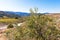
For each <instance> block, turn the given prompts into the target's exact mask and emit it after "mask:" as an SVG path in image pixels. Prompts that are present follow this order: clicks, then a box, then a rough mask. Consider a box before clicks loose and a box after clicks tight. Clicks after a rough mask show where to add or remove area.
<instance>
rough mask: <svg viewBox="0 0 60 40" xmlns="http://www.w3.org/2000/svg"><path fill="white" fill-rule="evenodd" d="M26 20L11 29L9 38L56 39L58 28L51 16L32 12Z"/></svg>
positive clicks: (16, 39) (15, 39)
mask: <svg viewBox="0 0 60 40" xmlns="http://www.w3.org/2000/svg"><path fill="white" fill-rule="evenodd" d="M27 18H28V20H26V21H25V23H24V24H23V25H22V26H20V27H16V29H13V30H14V31H13V30H12V31H11V32H10V33H9V34H8V36H9V38H11V39H10V40H12V39H13V40H58V38H60V30H58V29H57V27H56V26H55V23H54V20H53V18H51V17H49V16H47V15H40V16H38V15H35V14H32V15H31V16H30V17H27Z"/></svg>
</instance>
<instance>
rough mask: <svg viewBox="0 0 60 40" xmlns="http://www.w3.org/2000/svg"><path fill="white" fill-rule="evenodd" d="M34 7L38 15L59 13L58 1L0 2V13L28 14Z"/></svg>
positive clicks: (11, 0) (9, 0)
mask: <svg viewBox="0 0 60 40" xmlns="http://www.w3.org/2000/svg"><path fill="white" fill-rule="evenodd" d="M35 7H37V8H38V10H39V12H40V13H47V12H48V13H60V0H0V11H15V12H29V9H30V8H35Z"/></svg>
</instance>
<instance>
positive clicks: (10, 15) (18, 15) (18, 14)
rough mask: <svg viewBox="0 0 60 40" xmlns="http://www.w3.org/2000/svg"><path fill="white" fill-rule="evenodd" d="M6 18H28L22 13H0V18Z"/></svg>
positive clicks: (26, 14) (27, 14)
mask: <svg viewBox="0 0 60 40" xmlns="http://www.w3.org/2000/svg"><path fill="white" fill-rule="evenodd" d="M3 16H7V17H11V18H13V17H23V16H29V13H24V12H12V11H0V17H3Z"/></svg>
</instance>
